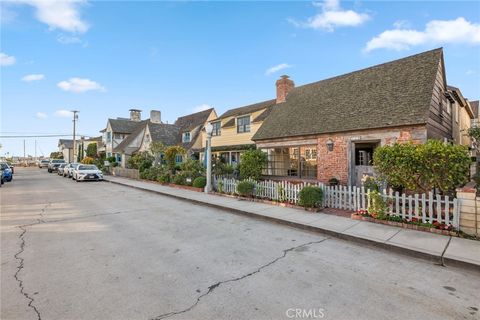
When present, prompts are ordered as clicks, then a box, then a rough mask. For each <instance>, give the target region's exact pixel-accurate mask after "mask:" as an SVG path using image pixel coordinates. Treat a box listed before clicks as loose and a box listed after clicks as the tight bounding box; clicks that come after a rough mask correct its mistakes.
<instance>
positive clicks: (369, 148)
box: [353, 142, 379, 187]
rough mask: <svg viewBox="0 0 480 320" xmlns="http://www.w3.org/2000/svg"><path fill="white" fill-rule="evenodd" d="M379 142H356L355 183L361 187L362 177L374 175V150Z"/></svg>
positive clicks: (354, 159)
mask: <svg viewBox="0 0 480 320" xmlns="http://www.w3.org/2000/svg"><path fill="white" fill-rule="evenodd" d="M378 145H379V142H355V145H354V148H353V151H354V157H353V161H354V172H353V179H354V181H353V184H354V185H356V186H358V187H361V186H362V178H363V177H364V176H366V175H368V176H373V175H374V170H373V151H374V150H375V148H376V147H377V146H378Z"/></svg>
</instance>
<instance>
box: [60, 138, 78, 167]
mask: <svg viewBox="0 0 480 320" xmlns="http://www.w3.org/2000/svg"><path fill="white" fill-rule="evenodd" d="M78 143H80V141H78V140H77V145H78ZM58 151H59V152H61V153H62V154H63V159H65V161H66V162H76V159H74V158H73V140H72V139H59V140H58Z"/></svg>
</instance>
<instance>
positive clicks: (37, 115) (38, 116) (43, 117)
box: [35, 112, 48, 119]
mask: <svg viewBox="0 0 480 320" xmlns="http://www.w3.org/2000/svg"><path fill="white" fill-rule="evenodd" d="M35 116H36V117H37V118H38V119H46V118H47V117H48V116H47V114H46V113H44V112H37V114H36V115H35Z"/></svg>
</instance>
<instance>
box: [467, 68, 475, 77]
mask: <svg viewBox="0 0 480 320" xmlns="http://www.w3.org/2000/svg"><path fill="white" fill-rule="evenodd" d="M475 73H476V72H475V70H472V69H468V70H467V71H466V72H465V74H466V75H467V76H470V75H472V74H475Z"/></svg>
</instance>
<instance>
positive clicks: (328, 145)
mask: <svg viewBox="0 0 480 320" xmlns="http://www.w3.org/2000/svg"><path fill="white" fill-rule="evenodd" d="M327 150H328V151H333V141H332V139H328V140H327Z"/></svg>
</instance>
